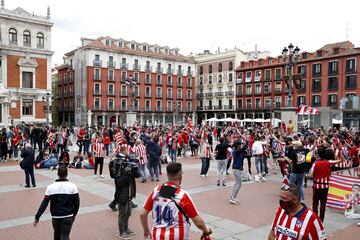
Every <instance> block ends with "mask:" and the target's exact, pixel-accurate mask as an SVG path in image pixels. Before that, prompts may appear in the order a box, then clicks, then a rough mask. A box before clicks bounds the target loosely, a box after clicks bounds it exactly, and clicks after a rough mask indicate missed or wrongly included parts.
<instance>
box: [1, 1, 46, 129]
mask: <svg viewBox="0 0 360 240" xmlns="http://www.w3.org/2000/svg"><path fill="white" fill-rule="evenodd" d="M52 26H53V23H51V22H50V9H49V8H48V10H47V16H37V15H34V14H30V13H29V12H27V11H25V10H24V9H22V8H20V7H18V8H16V9H15V10H8V9H5V3H4V0H2V1H1V9H0V57H1V64H0V112H1V113H0V117H1V119H0V125H2V126H8V125H10V124H11V123H13V124H16V123H19V122H21V121H24V122H46V118H47V115H46V114H47V113H46V112H45V110H46V109H44V106H45V105H46V103H45V101H44V100H43V97H45V96H46V94H47V93H50V92H51V56H52V54H53V52H52V51H51V27H52ZM48 117H49V119H51V113H50V116H48Z"/></svg>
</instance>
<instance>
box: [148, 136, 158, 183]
mask: <svg viewBox="0 0 360 240" xmlns="http://www.w3.org/2000/svg"><path fill="white" fill-rule="evenodd" d="M146 153H147V156H148V168H149V172H150V175H151V181H154V176H155V177H156V181H159V167H161V165H160V156H161V148H160V145H159V137H158V136H155V137H154V138H153V140H152V141H150V142H149V143H148V144H147V145H146Z"/></svg>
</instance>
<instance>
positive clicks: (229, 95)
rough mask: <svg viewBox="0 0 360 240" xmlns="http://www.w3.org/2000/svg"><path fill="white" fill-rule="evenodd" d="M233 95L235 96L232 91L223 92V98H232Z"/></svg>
mask: <svg viewBox="0 0 360 240" xmlns="http://www.w3.org/2000/svg"><path fill="white" fill-rule="evenodd" d="M234 95H235V92H234V91H226V92H225V96H227V97H233V96H234Z"/></svg>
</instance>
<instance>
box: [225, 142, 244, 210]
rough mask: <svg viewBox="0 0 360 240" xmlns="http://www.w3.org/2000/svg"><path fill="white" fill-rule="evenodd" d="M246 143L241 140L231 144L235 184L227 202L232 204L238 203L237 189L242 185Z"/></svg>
mask: <svg viewBox="0 0 360 240" xmlns="http://www.w3.org/2000/svg"><path fill="white" fill-rule="evenodd" d="M247 147H248V146H247V144H246V143H243V142H241V141H236V142H234V144H233V151H232V158H233V164H232V172H233V174H234V178H235V184H234V187H233V190H232V192H231V195H230V197H229V202H230V203H232V204H238V200H237V199H236V197H237V195H238V193H239V190H240V188H241V185H242V175H243V170H244V168H243V165H244V155H245V152H246V148H247Z"/></svg>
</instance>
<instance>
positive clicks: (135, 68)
mask: <svg viewBox="0 0 360 240" xmlns="http://www.w3.org/2000/svg"><path fill="white" fill-rule="evenodd" d="M140 69H141V65H140V64H133V70H134V71H140Z"/></svg>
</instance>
